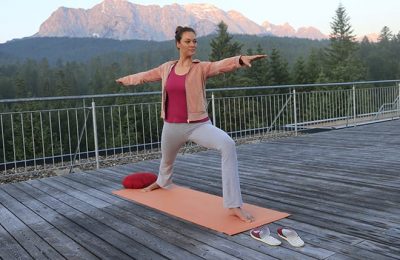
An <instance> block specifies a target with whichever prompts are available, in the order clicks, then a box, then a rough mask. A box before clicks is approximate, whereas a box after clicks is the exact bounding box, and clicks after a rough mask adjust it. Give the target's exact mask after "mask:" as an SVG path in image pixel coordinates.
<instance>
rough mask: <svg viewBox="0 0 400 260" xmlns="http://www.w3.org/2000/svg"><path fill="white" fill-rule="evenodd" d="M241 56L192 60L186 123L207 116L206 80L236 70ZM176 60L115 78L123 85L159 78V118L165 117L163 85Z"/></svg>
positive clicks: (188, 84)
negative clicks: (216, 59) (160, 98)
mask: <svg viewBox="0 0 400 260" xmlns="http://www.w3.org/2000/svg"><path fill="white" fill-rule="evenodd" d="M240 57H241V56H235V57H231V58H226V59H223V60H220V61H215V62H210V61H205V62H202V61H199V60H193V61H192V65H191V66H190V69H189V72H188V73H187V74H186V81H185V90H186V103H187V110H188V123H189V122H191V121H197V120H201V119H203V118H205V117H207V116H208V112H207V99H206V91H205V90H206V80H207V78H209V77H213V76H216V75H219V74H221V73H225V72H230V71H233V70H236V69H238V68H240V67H242V65H241V64H240V62H239V60H240ZM177 62H178V61H177V60H174V61H168V62H166V63H164V64H161V65H160V66H158V67H157V68H154V69H151V70H148V71H144V72H140V73H136V74H132V75H129V76H125V77H122V78H119V79H117V81H120V82H121V83H122V84H123V85H124V86H129V85H140V84H143V83H146V82H156V81H160V80H161V88H162V102H161V118H163V119H164V118H165V101H166V90H165V85H166V82H167V78H168V75H169V73H170V72H171V69H172V67H173V66H174V65H175V64H176V63H177Z"/></svg>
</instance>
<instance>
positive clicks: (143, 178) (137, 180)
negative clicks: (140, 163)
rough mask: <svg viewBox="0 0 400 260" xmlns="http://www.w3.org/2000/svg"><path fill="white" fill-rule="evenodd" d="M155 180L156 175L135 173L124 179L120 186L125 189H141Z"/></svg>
mask: <svg viewBox="0 0 400 260" xmlns="http://www.w3.org/2000/svg"><path fill="white" fill-rule="evenodd" d="M156 180H157V174H155V173H152V172H135V173H132V174H130V175H128V176H126V177H125V178H124V180H123V181H122V185H124V187H125V189H142V188H145V187H147V186H149V185H150V184H152V183H153V182H155V181H156Z"/></svg>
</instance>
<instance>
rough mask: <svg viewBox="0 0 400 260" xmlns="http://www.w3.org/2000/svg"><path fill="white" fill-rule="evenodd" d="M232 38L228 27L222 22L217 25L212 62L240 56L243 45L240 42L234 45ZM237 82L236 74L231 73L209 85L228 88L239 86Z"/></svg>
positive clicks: (217, 78) (212, 46) (213, 79)
mask: <svg viewBox="0 0 400 260" xmlns="http://www.w3.org/2000/svg"><path fill="white" fill-rule="evenodd" d="M232 38H233V36H231V35H229V33H228V26H227V25H226V24H225V23H224V22H223V21H221V22H220V23H219V24H218V25H217V36H216V37H215V38H214V39H212V40H211V42H210V46H211V48H212V49H211V54H210V57H209V59H210V61H218V60H222V59H225V58H229V57H232V56H235V55H239V54H240V52H241V49H242V46H243V45H242V44H241V43H239V42H233V43H232V42H231V40H232ZM236 80H237V76H236V73H232V72H231V73H227V74H223V75H220V76H217V77H214V78H212V79H211V80H210V81H209V85H210V86H212V87H228V86H233V85H237V81H236Z"/></svg>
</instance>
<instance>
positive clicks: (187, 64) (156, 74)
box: [116, 26, 266, 222]
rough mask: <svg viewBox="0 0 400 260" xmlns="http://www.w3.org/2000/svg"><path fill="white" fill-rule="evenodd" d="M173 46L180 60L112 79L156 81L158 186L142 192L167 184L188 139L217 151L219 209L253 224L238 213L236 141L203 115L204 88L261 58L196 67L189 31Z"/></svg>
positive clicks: (192, 33)
mask: <svg viewBox="0 0 400 260" xmlns="http://www.w3.org/2000/svg"><path fill="white" fill-rule="evenodd" d="M175 41H176V47H177V49H178V50H179V60H177V61H176V60H175V61H169V62H166V63H164V64H162V65H160V66H159V67H157V68H154V69H151V70H149V71H145V72H141V73H137V74H133V75H129V76H126V77H123V78H120V79H117V80H116V82H118V83H119V84H122V85H125V86H128V85H138V84H143V83H145V82H154V81H161V87H162V108H161V117H162V118H163V119H164V127H163V130H162V135H161V153H162V158H161V164H160V170H159V174H158V179H157V181H156V182H154V183H153V184H151V185H150V186H148V187H146V188H145V189H144V191H152V190H154V189H158V188H165V187H167V186H169V185H170V184H172V172H173V164H174V161H175V158H176V156H177V154H178V151H179V149H180V147H181V146H183V145H184V144H185V143H186V142H187V141H188V140H190V141H193V142H195V143H197V144H199V145H201V146H204V147H206V148H210V149H217V150H219V151H220V152H221V155H222V167H221V169H222V191H223V192H222V193H223V201H224V207H225V208H229V210H230V211H231V213H232V214H233V215H236V216H237V217H239V218H240V219H241V220H243V221H245V222H252V221H254V217H253V216H252V215H251V214H250V213H248V212H246V211H245V210H243V209H242V208H241V207H242V204H243V202H242V195H241V191H240V183H239V175H238V166H237V157H236V146H235V142H234V141H233V140H232V138H231V137H229V135H228V134H227V133H225V132H224V131H222V130H221V129H219V128H217V127H215V126H213V125H212V124H211V122H210V120H209V118H208V113H207V100H206V93H205V84H206V80H207V78H209V77H212V76H216V75H218V74H221V73H225V72H229V71H233V70H235V69H237V68H240V67H242V66H248V67H251V62H252V61H254V60H258V59H261V58H264V57H266V55H252V56H236V57H231V58H227V59H224V60H221V61H217V62H200V61H199V60H196V59H193V56H194V55H195V53H196V47H197V40H196V33H195V31H194V30H193V29H192V28H190V27H181V26H178V27H177V29H176V32H175Z"/></svg>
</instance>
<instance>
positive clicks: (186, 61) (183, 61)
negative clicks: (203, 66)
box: [177, 57, 192, 67]
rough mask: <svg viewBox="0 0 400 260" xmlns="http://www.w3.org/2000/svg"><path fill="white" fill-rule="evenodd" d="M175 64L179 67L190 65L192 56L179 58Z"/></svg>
mask: <svg viewBox="0 0 400 260" xmlns="http://www.w3.org/2000/svg"><path fill="white" fill-rule="evenodd" d="M177 65H178V66H179V67H190V66H191V65H192V57H185V58H182V57H181V58H179V60H178V64H177Z"/></svg>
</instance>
